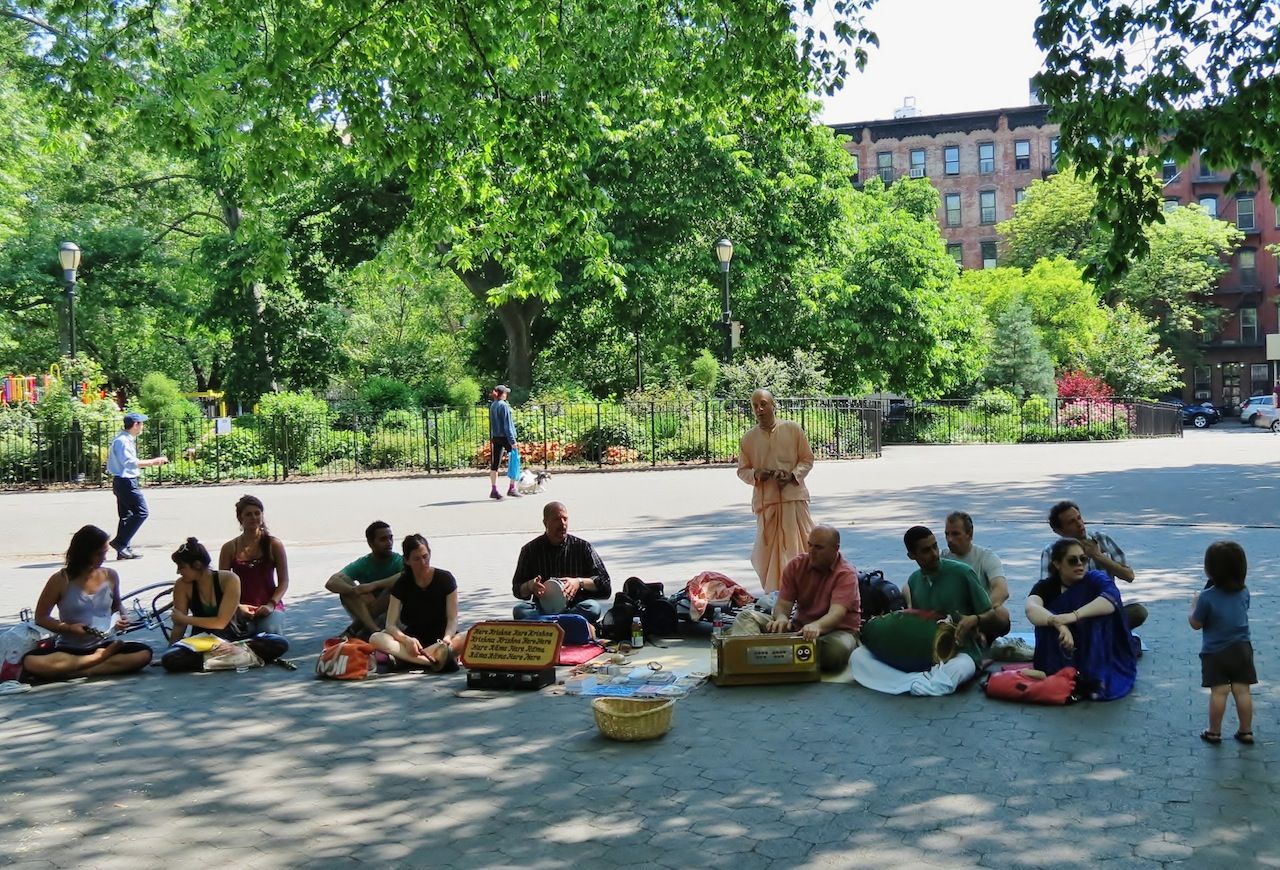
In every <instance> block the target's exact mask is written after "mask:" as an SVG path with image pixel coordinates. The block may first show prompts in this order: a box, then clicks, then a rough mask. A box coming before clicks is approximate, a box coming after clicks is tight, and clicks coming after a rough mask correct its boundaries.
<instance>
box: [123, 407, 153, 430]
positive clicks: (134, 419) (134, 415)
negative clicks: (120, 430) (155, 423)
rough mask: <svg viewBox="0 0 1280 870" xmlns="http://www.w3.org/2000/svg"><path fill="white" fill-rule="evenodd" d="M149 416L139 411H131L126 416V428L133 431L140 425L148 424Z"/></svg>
mask: <svg viewBox="0 0 1280 870" xmlns="http://www.w3.org/2000/svg"><path fill="white" fill-rule="evenodd" d="M147 419H148V418H147V415H146V414H142V413H139V412H137V411H131V412H130V413H128V414H125V415H124V428H126V429H132V428H133V427H134V426H135V425H136V424H138V423H145V422H147Z"/></svg>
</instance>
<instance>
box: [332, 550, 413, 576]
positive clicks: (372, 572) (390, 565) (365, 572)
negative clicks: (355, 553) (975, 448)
mask: <svg viewBox="0 0 1280 870" xmlns="http://www.w3.org/2000/svg"><path fill="white" fill-rule="evenodd" d="M342 573H343V574H346V575H347V576H348V577H350V578H351V579H352V580H354V581H355V582H356V583H376V582H377V581H379V580H386V579H387V578H388V577H394V576H395V575H397V574H402V573H404V557H403V556H401V555H400V554H399V553H392V554H391V558H389V559H386V560H385V561H382V562H379V561H376V560H375V559H374V558H373V554H372V553H370V554H369V555H367V556H361V557H360V558H359V559H356V560H355V561H354V562H352V563H351V564H350V565H348V566H347V567H345V568H343V569H342Z"/></svg>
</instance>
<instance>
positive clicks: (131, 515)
mask: <svg viewBox="0 0 1280 870" xmlns="http://www.w3.org/2000/svg"><path fill="white" fill-rule="evenodd" d="M145 422H147V415H146V414H125V415H124V429H123V431H121V432H120V434H119V435H117V436H116V439H115V440H114V441H112V442H111V450H110V452H108V453H107V474H110V475H111V476H112V478H113V479H112V481H111V491H112V492H114V493H115V496H116V513H118V514H119V515H120V524H119V525H118V526H117V527H116V536H115V538H114V539H113V540H112V541H111V547H112V548H113V549H114V550H115V551H116V558H117V559H141V558H142V554H141V553H135V552H134V551H133V548H132V547H131V546H130V545H131V544H132V543H133V536H134V535H136V534H137V533H138V529H140V528H142V524H143V523H144V522H146V519H147V500H146V499H145V498H143V497H142V480H141V478H139V477H138V470H139V469H142V468H151V467H152V466H154V465H168V464H169V459H168V457H166V456H157V457H155V458H154V459H142V460H139V459H138V436H139V435H141V434H142V424H143V423H145Z"/></svg>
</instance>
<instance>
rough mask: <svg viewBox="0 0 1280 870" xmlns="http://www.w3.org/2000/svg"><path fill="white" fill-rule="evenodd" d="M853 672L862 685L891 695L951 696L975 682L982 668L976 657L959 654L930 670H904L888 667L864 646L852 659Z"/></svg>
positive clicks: (854, 653) (850, 668) (850, 667)
mask: <svg viewBox="0 0 1280 870" xmlns="http://www.w3.org/2000/svg"><path fill="white" fill-rule="evenodd" d="M849 671H850V673H852V675H853V678H854V679H855V680H856V681H857V682H858V684H859V685H861V686H865V687H866V688H868V689H871V690H873V691H876V692H884V693H885V694H887V695H905V694H908V693H910V694H912V695H950V694H951V693H953V692H954V691H955V690H956V689H958V688H959V687H960V686H961V685H963V684H964V683H966V682H967V681H969V680H971V679H973V677H974V675H976V674H977V672H978V669H977V667H976V666H975V665H974V663H973V659H972V658H970V657H969V656H966V655H958V656H956V657H955V658H953V659H952V660H951V661H949V662H943V663H942V664H938V665H934V666H933V667H932V668H930V669H929V670H927V671H917V672H914V673H912V672H908V671H900V670H898V669H897V668H893V667H890V666H889V665H886V664H885V663H884V662H882V661H880V660H879V659H878V658H876V657H875V656H874V655H872V654H871V650H869V649H867V648H866V647H865V646H862V647H858V648H857V649H855V650H854V651H853V655H852V656H850V657H849Z"/></svg>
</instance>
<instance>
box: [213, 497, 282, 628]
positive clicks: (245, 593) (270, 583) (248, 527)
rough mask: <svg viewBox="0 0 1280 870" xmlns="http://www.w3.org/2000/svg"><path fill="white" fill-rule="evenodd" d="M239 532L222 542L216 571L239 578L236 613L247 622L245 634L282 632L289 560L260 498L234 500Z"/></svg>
mask: <svg viewBox="0 0 1280 870" xmlns="http://www.w3.org/2000/svg"><path fill="white" fill-rule="evenodd" d="M236 519H237V520H238V521H239V522H240V534H239V535H237V536H236V537H234V538H232V539H231V540H230V541H227V542H226V543H225V544H223V545H222V551H221V552H220V553H219V554H218V570H219V571H233V572H234V573H235V575H236V576H237V577H239V578H240V604H239V606H238V607H237V613H238V614H239V616H241V617H243V619H244V621H245V622H246V623H247V626H246V628H245V631H246V633H249V634H256V633H258V632H267V633H268V634H278V635H283V634H284V594H285V592H286V591H288V589H289V559H288V557H287V556H286V555H285V552H284V543H283V542H281V540H280V539H279V538H277V537H275V536H273V535H272V534H271V533H270V532H269V531H267V525H266V522H265V521H264V512H263V507H262V501H261V500H260V499H258V498H257V497H255V496H252V495H246V496H242V497H241V498H240V500H239V501H238V502H236Z"/></svg>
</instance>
